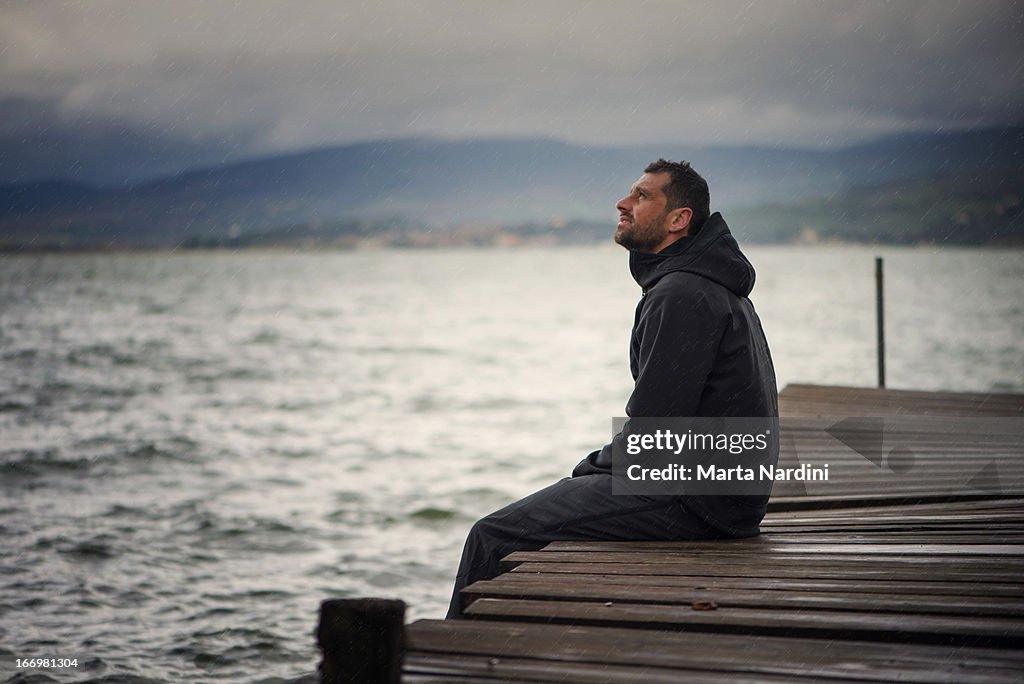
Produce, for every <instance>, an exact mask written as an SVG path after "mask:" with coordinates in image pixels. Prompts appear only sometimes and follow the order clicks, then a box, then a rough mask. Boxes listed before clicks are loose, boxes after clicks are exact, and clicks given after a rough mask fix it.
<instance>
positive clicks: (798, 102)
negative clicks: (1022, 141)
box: [0, 0, 1024, 175]
mask: <svg viewBox="0 0 1024 684" xmlns="http://www.w3.org/2000/svg"><path fill="white" fill-rule="evenodd" d="M1022 36H1024V3H1021V2H1011V1H1008V0H1002V1H996V2H988V1H984V0H965V1H964V2H946V1H943V0H932V1H927V2H917V1H913V0H903V1H900V2H857V1H854V0H830V1H820V2H813V1H808V2H805V1H802V0H799V1H794V0H763V1H761V2H733V1H725V2H722V1H715V2H712V1H710V0H708V1H707V2H678V1H675V2H674V1H666V2H632V1H625V0H615V1H614V2H612V1H605V0H593V1H590V2H585V1H576V0H545V1H543V2H482V1H481V2H471V1H469V0H459V1H441V0H434V1H424V2H395V1H392V0H371V1H369V2H354V1H351V0H310V1H307V2H290V1H289V2H286V1H284V0H281V1H272V0H246V1H240V2H227V1H221V0H194V1H193V0H175V1H174V2H166V1H160V2H148V1H139V0H110V1H106V0H88V1H83V2H70V3H69V2H48V1H45V0H44V1H37V2H4V3H3V4H0V140H3V141H6V144H5V145H4V146H3V147H0V154H4V155H6V156H7V157H8V159H7V160H6V162H3V160H2V159H0V166H4V167H6V170H7V171H8V172H9V171H10V169H11V168H12V165H13V163H14V161H15V159H14V157H16V156H21V157H24V158H23V159H21V160H18V163H21V164H23V165H26V168H28V166H27V165H28V164H29V162H28V161H26V160H27V157H28V155H29V152H30V150H29V149H28V148H30V147H31V148H34V149H33V150H31V153H32V154H36V155H39V154H43V155H44V156H45V155H47V154H48V155H50V156H52V157H53V158H54V159H56V160H59V159H60V158H61V150H62V149H63V148H66V149H75V150H76V152H75V154H78V155H80V156H87V155H89V154H99V153H100V152H101V151H103V150H107V152H109V154H110V155H111V158H114V157H116V156H117V155H121V157H123V156H124V155H128V156H130V155H131V154H133V153H134V154H137V155H150V156H159V155H160V154H162V153H167V154H168V155H173V154H175V153H178V154H180V153H182V151H183V150H202V151H204V153H205V154H206V155H207V156H209V154H212V153H214V152H216V153H218V154H223V155H224V157H225V158H235V157H238V156H239V155H241V156H249V155H252V154H256V153H262V152H266V151H278V150H290V149H296V148H303V147H310V146H316V145H320V144H325V143H345V142H352V141H360V140H369V139H377V138H393V137H407V136H424V135H429V136H441V137H446V138H464V137H481V136H548V137H555V138H560V139H564V140H569V141H574V142H583V143H591V144H601V145H626V144H634V143H654V142H658V143H691V144H708V143H727V144H731V143H749V142H755V143H763V144H769V145H775V144H787V145H789V144H797V145H810V146H829V145H838V144H845V143H849V142H852V141H856V140H859V139H864V138H869V137H874V136H877V135H880V134H885V133H891V132H899V131H906V130H929V131H933V130H936V129H939V128H944V129H948V128H963V127H972V126H987V125H997V124H1005V123H1013V122H1020V121H1022V120H1024V48H1022V44H1024V41H1022V40H1021V38H1022ZM18 141H21V142H22V143H24V148H23V149H22V150H21V151H19V150H18V148H17V143H18ZM118 145H120V146H121V147H122V148H124V149H120V150H116V149H114V148H116V147H117V146H118ZM8 175H9V174H8Z"/></svg>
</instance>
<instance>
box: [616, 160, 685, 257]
mask: <svg viewBox="0 0 1024 684" xmlns="http://www.w3.org/2000/svg"><path fill="white" fill-rule="evenodd" d="M671 180H672V177H671V175H670V174H669V173H668V172H667V171H663V172H661V173H645V174H644V175H642V176H641V177H640V180H638V181H637V182H636V183H634V184H633V187H632V188H630V190H629V194H628V195H626V196H625V197H623V198H622V199H620V200H619V202H618V204H616V205H615V208H616V209H618V210H619V225H618V227H617V228H616V229H615V242H617V243H619V244H620V245H622V246H623V247H625V248H626V249H633V250H637V251H639V252H657V251H660V250H661V249H662V248H664V247H665V246H666V243H667V242H668V241H669V230H668V227H669V224H670V223H671V220H670V219H669V216H668V215H669V212H667V211H665V205H666V204H667V202H668V199H667V198H666V197H665V193H664V192H662V190H661V189H662V188H663V187H665V186H666V185H668V184H669V182H670V181H671Z"/></svg>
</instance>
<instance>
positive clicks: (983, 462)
mask: <svg viewBox="0 0 1024 684" xmlns="http://www.w3.org/2000/svg"><path fill="white" fill-rule="evenodd" d="M781 407H782V413H783V416H784V418H785V421H784V423H783V428H782V437H783V439H782V454H781V456H780V463H783V462H788V463H790V464H796V463H810V464H819V463H829V464H830V470H831V477H830V482H827V483H821V482H814V483H811V482H806V483H793V482H786V483H776V484H777V486H776V489H775V492H774V495H773V498H772V501H771V503H770V505H769V513H768V515H767V517H766V518H765V520H764V522H763V524H762V535H761V536H759V537H756V538H751V539H741V540H722V541H701V542H663V543H654V542H633V543H629V542H556V543H552V544H549V545H548V546H547V547H546V548H544V549H542V550H540V551H535V552H520V553H514V554H511V555H510V556H508V557H507V558H506V559H505V561H504V566H505V567H504V570H505V572H504V574H502V575H500V576H499V577H497V578H495V579H492V580H488V581H484V582H478V583H476V584H474V585H472V586H470V587H468V588H467V589H466V590H465V591H464V592H463V600H464V605H465V606H466V614H467V615H468V616H469V618H471V619H468V620H461V621H441V620H420V621H418V622H415V623H413V624H411V625H409V626H408V627H407V629H406V635H405V636H406V654H405V660H404V666H403V674H402V681H405V682H416V683H421V682H463V683H465V682H495V681H513V682H624V683H625V682H637V683H640V682H793V681H797V682H811V681H826V682H840V681H846V682H850V681H857V682H891V681H912V682H951V683H952V682H956V683H960V682H1020V681H1024V429H1022V425H1024V420H1020V419H1024V395H988V394H985V395H983V394H950V393H936V392H906V391H896V390H874V389H859V388H842V387H815V386H808V385H797V386H791V387H787V388H786V390H784V391H783V392H782V393H781ZM1013 418H1017V419H1018V420H1013ZM779 485H782V486H779Z"/></svg>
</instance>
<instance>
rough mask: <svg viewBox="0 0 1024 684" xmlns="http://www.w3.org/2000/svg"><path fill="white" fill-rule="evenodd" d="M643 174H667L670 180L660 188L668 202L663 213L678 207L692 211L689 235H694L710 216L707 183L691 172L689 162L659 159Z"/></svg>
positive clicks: (697, 174) (709, 194) (648, 166)
mask: <svg viewBox="0 0 1024 684" xmlns="http://www.w3.org/2000/svg"><path fill="white" fill-rule="evenodd" d="M644 173H669V174H671V176H672V180H671V181H670V182H669V184H668V185H666V186H665V187H664V188H662V191H663V192H664V193H665V196H666V197H667V198H668V202H667V203H666V204H665V211H672V210H673V209H678V208H679V207H689V208H690V209H691V210H693V217H692V218H691V219H690V235H696V234H697V231H699V230H700V229H701V227H702V226H703V225H704V222H705V221H707V220H708V216H710V215H711V193H710V192H708V182H707V181H706V180H704V179H703V178H702V177H701V175H700V174H699V173H697V172H696V171H694V170H693V167H692V166H690V163H689V162H685V161H682V162H674V161H669V160H667V159H659V160H658V161H656V162H651V163H650V164H648V165H647V168H646V169H644Z"/></svg>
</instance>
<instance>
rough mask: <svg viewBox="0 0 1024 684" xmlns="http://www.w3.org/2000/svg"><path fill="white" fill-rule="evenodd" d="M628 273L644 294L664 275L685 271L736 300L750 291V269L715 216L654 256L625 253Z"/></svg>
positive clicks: (720, 221)
mask: <svg viewBox="0 0 1024 684" xmlns="http://www.w3.org/2000/svg"><path fill="white" fill-rule="evenodd" d="M629 271H630V273H632V274H633V279H634V280H636V282H637V283H638V284H639V285H640V287H642V288H643V290H644V291H645V292H646V291H647V290H648V289H649V288H651V287H652V286H653V285H654V284H655V283H656V282H658V280H659V279H660V278H661V277H662V276H664V275H665V274H667V273H672V272H673V271H685V272H687V273H693V274H695V275H699V276H701V277H703V278H707V279H708V280H712V281H714V282H716V283H718V284H719V285H722V286H723V287H725V288H727V289H729V290H730V291H731V292H733V293H735V294H736V295H737V296H738V297H746V296H747V295H748V294H750V291H751V290H752V289H753V287H754V276H755V274H754V267H753V266H751V265H750V262H749V261H747V257H745V256H743V252H741V251H740V247H739V245H738V244H736V238H734V237H733V236H732V233H731V232H729V226H727V225H726V223H725V219H723V218H722V215H721V214H720V213H718V212H715V213H714V214H712V215H711V216H710V217H708V220H707V221H706V222H705V223H704V227H703V228H701V230H700V232H698V233H697V234H696V235H695V236H693V237H684V238H682V239H680V240H677V241H676V242H674V243H672V244H671V245H669V246H668V247H666V248H665V249H663V250H662V251H660V252H658V253H657V254H650V253H646V252H634V251H631V252H630V253H629Z"/></svg>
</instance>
